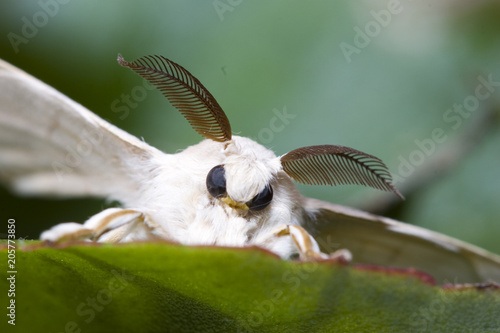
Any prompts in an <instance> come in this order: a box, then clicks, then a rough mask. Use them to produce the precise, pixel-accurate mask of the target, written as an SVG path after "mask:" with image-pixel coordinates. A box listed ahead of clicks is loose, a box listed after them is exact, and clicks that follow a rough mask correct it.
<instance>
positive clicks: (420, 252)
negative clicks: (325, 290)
mask: <svg viewBox="0 0 500 333" xmlns="http://www.w3.org/2000/svg"><path fill="white" fill-rule="evenodd" d="M305 207H306V209H307V210H308V211H309V212H311V213H313V214H314V216H315V219H313V220H311V221H310V222H309V225H306V227H308V230H309V231H310V232H311V234H312V235H313V236H314V237H315V238H316V240H317V241H318V243H319V245H320V247H321V248H322V250H323V251H324V252H326V253H329V252H333V251H334V250H336V249H338V248H347V249H348V250H350V251H351V252H352V254H353V259H354V263H360V264H373V265H380V266H390V267H400V268H409V267H413V268H415V269H417V270H420V271H422V272H425V273H428V274H430V275H431V276H433V277H434V279H435V280H436V282H437V283H438V284H443V283H472V282H485V281H488V280H493V281H496V282H499V281H500V256H498V255H495V254H492V253H490V252H488V251H486V250H483V249H480V248H478V247H476V246H473V245H471V244H468V243H465V242H463V241H460V240H457V239H454V238H451V237H448V236H445V235H443V234H440V233H437V232H434V231H431V230H427V229H424V228H421V227H417V226H414V225H410V224H406V223H403V222H399V221H396V220H392V219H389V218H385V217H381V216H377V215H373V214H370V213H366V212H363V211H359V210H356V209H353V208H349V207H345V206H340V205H335V204H331V203H328V202H323V201H320V200H316V199H310V198H307V199H306V201H305Z"/></svg>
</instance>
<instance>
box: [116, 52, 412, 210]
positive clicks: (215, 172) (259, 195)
mask: <svg viewBox="0 0 500 333" xmlns="http://www.w3.org/2000/svg"><path fill="white" fill-rule="evenodd" d="M118 63H119V64H120V65H122V66H125V67H128V68H130V69H132V70H133V71H135V72H136V73H138V74H139V75H141V76H142V77H144V78H145V79H147V80H148V81H150V82H151V83H152V84H153V85H155V86H156V87H157V88H158V89H159V90H160V91H161V92H162V94H163V95H164V96H166V97H167V98H168V99H169V101H170V102H171V103H172V105H174V106H175V107H176V108H177V110H179V111H180V112H181V114H182V115H183V116H184V117H185V118H186V119H187V120H188V122H189V123H190V124H191V126H192V127H193V129H194V130H195V131H197V132H198V133H199V134H200V135H202V136H203V137H205V138H206V139H210V140H213V141H216V142H221V143H224V153H225V156H226V157H225V158H224V161H223V163H221V164H217V165H214V166H213V167H212V168H211V170H210V171H209V172H208V174H207V178H206V188H207V192H208V193H209V195H211V196H212V197H213V198H215V199H218V200H221V201H222V202H224V203H225V204H227V205H229V206H230V207H232V208H234V209H238V210H240V211H243V212H247V211H261V210H264V209H266V208H267V207H268V206H269V205H270V204H271V203H272V201H273V197H274V196H275V193H276V188H273V186H279V183H278V182H277V178H278V174H279V173H286V174H287V175H288V176H289V177H290V178H292V179H293V180H295V181H297V182H300V183H305V184H313V185H319V184H325V185H342V184H359V185H365V186H370V187H373V188H377V189H380V190H386V191H392V192H394V193H395V194H396V195H398V196H399V197H401V198H403V196H402V195H401V194H400V193H399V192H398V190H397V189H396V188H395V187H394V186H393V185H392V184H391V182H392V180H391V175H390V173H389V171H388V170H387V167H386V166H385V164H384V163H383V162H382V161H381V160H380V159H378V158H377V157H375V156H372V155H369V154H366V153H363V152H361V151H358V150H355V149H352V148H348V147H343V146H335V145H322V146H310V147H303V148H298V149H295V150H292V151H291V152H289V153H287V154H285V155H283V156H281V157H276V156H275V155H274V153H273V152H271V151H270V150H268V149H266V148H264V147H263V146H261V145H260V144H258V143H256V142H254V141H252V140H250V139H247V138H242V137H236V136H235V137H234V138H233V136H232V134H231V126H230V124H229V120H228V119H227V116H226V114H225V113H224V111H223V110H222V108H221V107H220V105H219V103H217V101H216V100H215V98H214V97H213V96H212V94H211V93H210V92H209V91H208V90H207V89H206V88H205V87H204V86H203V85H202V84H201V82H200V81H199V80H198V79H197V78H195V77H194V76H193V75H192V74H191V73H189V72H188V71H187V70H186V69H185V68H184V67H182V66H180V65H178V64H176V63H175V62H173V61H171V60H169V59H167V58H165V57H162V56H157V55H154V56H145V57H142V58H139V59H137V60H135V61H133V62H127V61H125V60H124V59H123V57H122V56H121V55H118Z"/></svg>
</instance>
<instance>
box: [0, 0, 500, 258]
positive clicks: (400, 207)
mask: <svg viewBox="0 0 500 333" xmlns="http://www.w3.org/2000/svg"><path fill="white" fill-rule="evenodd" d="M498 17H500V4H499V3H498V2H494V1H481V2H475V3H470V4H469V3H468V2H467V1H442V2H439V3H435V2H433V1H420V2H411V1H401V2H396V1H371V2H366V1H363V2H355V3H354V2H350V1H330V2H326V1H315V2H304V1H239V0H233V1H229V0H220V1H219V0H216V1H205V2H201V1H148V2H139V1H123V0H120V1H117V0H114V1H96V0H93V1H67V0H65V1H62V0H60V1H57V0H40V1H18V0H3V1H1V2H0V58H3V59H5V60H6V61H8V62H10V63H12V64H14V65H16V66H18V67H20V68H22V69H24V70H25V71H27V72H28V73H30V74H32V75H34V76H35V77H37V78H39V79H41V80H42V81H44V82H46V83H48V84H49V85H51V86H53V87H55V88H57V89H58V90H60V91H61V92H62V93H64V94H66V95H67V96H69V97H71V98H72V99H74V100H76V101H77V102H79V103H81V104H83V105H84V106H86V107H87V108H89V109H90V110H92V111H93V112H95V113H97V114H98V115H100V116H101V117H102V118H104V119H106V120H108V121H109V122H111V123H113V124H115V125H116V126H118V127H120V128H122V129H124V130H126V131H128V132H130V133H132V134H134V135H136V136H138V137H141V138H144V139H145V141H146V142H148V143H149V144H151V145H153V146H156V147H157V148H159V149H162V150H163V151H165V152H168V153H174V152H176V151H178V150H179V149H183V148H185V147H187V146H189V145H192V144H195V143H197V142H199V141H200V140H201V137H200V136H199V135H198V134H196V132H195V131H194V130H192V129H191V128H190V127H189V125H188V123H187V121H185V120H184V119H183V118H182V116H181V115H180V114H179V113H178V112H176V111H175V110H174V109H173V107H172V106H171V105H170V104H169V103H168V102H167V101H166V99H164V98H163V97H162V96H161V95H160V93H158V92H157V91H147V95H146V96H142V95H139V90H140V89H141V88H138V87H140V86H141V85H142V80H141V79H140V77H138V76H137V75H135V74H133V73H132V72H131V71H130V70H127V69H124V68H121V67H120V66H119V65H118V64H117V62H116V57H117V54H118V53H122V54H123V56H124V57H125V59H127V60H133V59H135V58H137V57H140V56H143V55H148V54H160V55H164V56H166V57H168V58H170V59H172V60H174V61H176V62H178V63H180V64H181V65H182V66H184V67H186V68H187V69H188V70H189V71H191V73H193V74H194V75H195V76H196V77H197V78H198V79H199V80H200V81H201V82H202V83H203V84H204V85H205V86H206V87H207V88H208V89H209V90H210V91H211V93H212V94H213V95H214V96H215V97H216V99H217V100H218V101H219V103H220V104H221V106H222V107H223V109H224V110H225V112H226V113H227V115H228V118H229V119H230V121H231V125H232V128H233V132H234V133H236V134H239V135H243V136H248V137H252V138H255V139H257V140H258V141H260V142H261V143H263V144H265V145H266V146H267V147H269V148H271V149H273V150H274V151H275V152H276V153H277V154H278V155H281V154H284V153H286V152H288V151H290V150H292V149H294V148H298V147H302V146H307V145H314V144H339V145H345V146H349V147H353V148H356V149H359V150H362V151H364V152H367V153H370V154H373V155H375V156H378V157H380V158H381V159H382V160H383V161H384V162H385V163H386V164H387V165H388V167H389V168H390V170H391V171H392V172H393V174H394V175H395V176H398V177H399V178H398V179H399V181H398V182H397V186H398V188H401V190H402V192H403V194H405V195H406V196H407V200H406V201H405V202H404V203H402V204H397V205H395V206H394V205H392V204H391V202H390V201H391V200H392V198H393V197H392V196H391V194H386V193H382V192H379V191H376V190H372V189H368V188H363V187H359V186H344V187H333V188H332V187H327V186H324V187H321V186H299V187H300V189H301V191H302V193H303V194H304V195H306V196H309V197H314V198H319V199H322V200H325V201H330V202H334V203H340V204H345V205H349V206H354V207H359V208H363V209H369V210H371V211H374V212H379V213H382V214H385V215H389V216H391V217H395V218H397V219H400V220H402V221H405V222H408V223H412V224H416V225H420V226H423V227H426V228H429V229H432V230H436V231H439V232H442V233H445V234H447V235H450V236H453V237H457V238H459V239H462V240H465V241H468V242H471V243H473V244H476V245H478V246H481V247H484V248H486V249H488V250H490V251H493V252H496V253H500V240H499V236H500V221H499V220H500V218H499V217H500V179H499V178H500V126H499V125H498V124H499V122H498V118H499V116H498V115H499V112H500V86H499V83H496V86H495V83H494V84H493V85H492V86H491V87H490V89H491V92H490V94H489V95H488V98H485V99H484V100H481V101H480V102H479V104H478V105H474V103H473V102H474V97H473V96H474V94H475V91H476V89H477V88H478V86H480V85H481V83H480V81H479V80H478V77H482V78H484V79H486V80H487V79H488V77H489V78H490V80H491V81H493V82H500V65H499V64H500V63H499V61H500V20H498ZM360 31H361V32H360ZM134 89H135V90H134ZM480 89H482V91H484V92H486V91H487V90H485V88H480ZM144 91H145V90H143V91H142V92H144ZM132 93H135V94H136V95H135V97H134V96H133V95H132ZM123 94H125V95H127V94H128V95H131V96H132V102H133V103H134V104H132V106H130V107H128V106H126V104H125V103H124V102H123V101H122V100H121V98H122V96H123ZM471 96H472V97H471ZM476 101H477V100H476ZM463 103H472V104H471V105H472V106H470V105H469V107H470V108H472V109H473V110H472V111H471V112H467V113H463V114H464V115H459V114H458V113H454V111H453V106H454V105H461V104H463ZM124 106H126V107H125V108H123V107H124ZM118 107H121V108H118ZM275 109H277V110H279V111H281V112H283V110H284V109H286V111H287V113H288V114H291V115H294V116H295V117H294V118H293V119H290V121H289V123H288V124H286V125H285V126H284V128H283V130H281V131H278V132H274V133H272V136H269V135H268V136H266V135H265V134H266V133H267V134H269V131H267V130H265V129H266V128H269V127H270V121H271V119H272V118H273V117H275V113H274V112H275V111H273V110H275ZM450 109H451V111H448V110H450ZM452 116H453V117H454V118H450V117H452ZM32 121H33V126H36V115H33V119H32ZM435 129H438V130H439V129H441V130H442V131H443V134H442V135H441V136H440V137H441V138H442V140H441V141H442V142H434V143H430V141H429V140H432V132H433V131H434V130H435ZM418 142H420V146H419V145H418ZM422 147H423V148H422ZM457 156H458V157H457ZM96 172H113V170H96ZM0 204H1V206H0V207H1V208H0V209H1V211H0V218H1V221H5V223H3V224H2V223H0V226H1V225H3V226H4V227H5V230H1V229H0V234H5V233H6V231H7V223H6V221H7V219H8V218H15V219H16V221H17V236H18V237H25V238H28V239H36V238H38V236H39V234H40V232H41V231H43V230H45V229H47V228H49V227H50V226H52V225H54V224H56V223H59V222H68V221H77V222H83V221H84V220H85V219H87V218H88V217H89V216H91V215H93V214H95V213H97V212H99V211H100V210H101V209H103V208H104V207H107V206H108V205H109V204H108V203H105V202H104V201H103V200H99V199H78V200H75V199H71V200H50V199H49V200H47V199H36V198H19V197H17V196H15V195H12V194H10V193H9V192H8V191H7V190H6V189H4V188H1V189H0Z"/></svg>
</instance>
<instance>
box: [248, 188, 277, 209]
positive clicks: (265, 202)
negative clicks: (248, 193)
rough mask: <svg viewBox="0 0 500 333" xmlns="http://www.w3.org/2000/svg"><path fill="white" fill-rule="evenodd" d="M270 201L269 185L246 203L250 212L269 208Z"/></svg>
mask: <svg viewBox="0 0 500 333" xmlns="http://www.w3.org/2000/svg"><path fill="white" fill-rule="evenodd" d="M271 200H273V188H272V187H271V185H267V186H266V187H264V189H263V190H262V192H260V193H259V194H257V195H256V196H255V198H253V199H252V200H251V201H250V202H247V206H248V208H250V210H253V211H258V210H262V209H264V208H266V207H267V206H269V204H270V203H271Z"/></svg>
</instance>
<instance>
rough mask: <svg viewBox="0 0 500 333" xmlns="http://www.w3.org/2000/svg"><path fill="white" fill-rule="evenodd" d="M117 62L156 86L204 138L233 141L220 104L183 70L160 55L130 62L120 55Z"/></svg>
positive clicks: (195, 79)
mask: <svg viewBox="0 0 500 333" xmlns="http://www.w3.org/2000/svg"><path fill="white" fill-rule="evenodd" d="M118 63H119V64H120V65H122V66H125V67H128V68H130V69H132V70H133V71H134V72H136V73H137V74H139V75H140V76H142V77H143V78H145V79H146V80H148V81H149V82H151V83H152V84H154V85H155V86H156V87H157V88H158V90H160V91H161V92H162V94H163V95H164V96H165V97H167V98H168V100H169V101H170V103H172V105H173V106H175V108H176V109H177V110H179V111H180V112H181V113H182V115H183V116H184V117H185V118H186V119H187V121H188V122H189V123H190V124H191V126H192V127H193V128H194V130H195V131H196V132H198V133H199V134H201V135H202V136H203V137H205V138H207V139H211V140H214V141H219V142H225V141H229V140H231V126H230V125H229V120H228V119H227V117H226V114H225V113H224V111H222V108H221V107H220V106H219V103H217V101H216V100H215V98H214V97H213V96H212V94H211V93H210V92H209V91H208V90H207V88H205V87H204V86H203V85H202V84H201V82H200V81H198V79H197V78H195V77H194V76H193V75H192V74H191V73H189V72H188V71H187V70H186V69H185V68H184V67H182V66H180V65H178V64H176V63H175V62H173V61H171V60H168V59H167V58H165V57H162V56H158V55H153V56H145V57H142V58H139V59H137V60H135V61H133V62H127V61H125V60H124V59H123V57H122V56H121V54H118Z"/></svg>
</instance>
